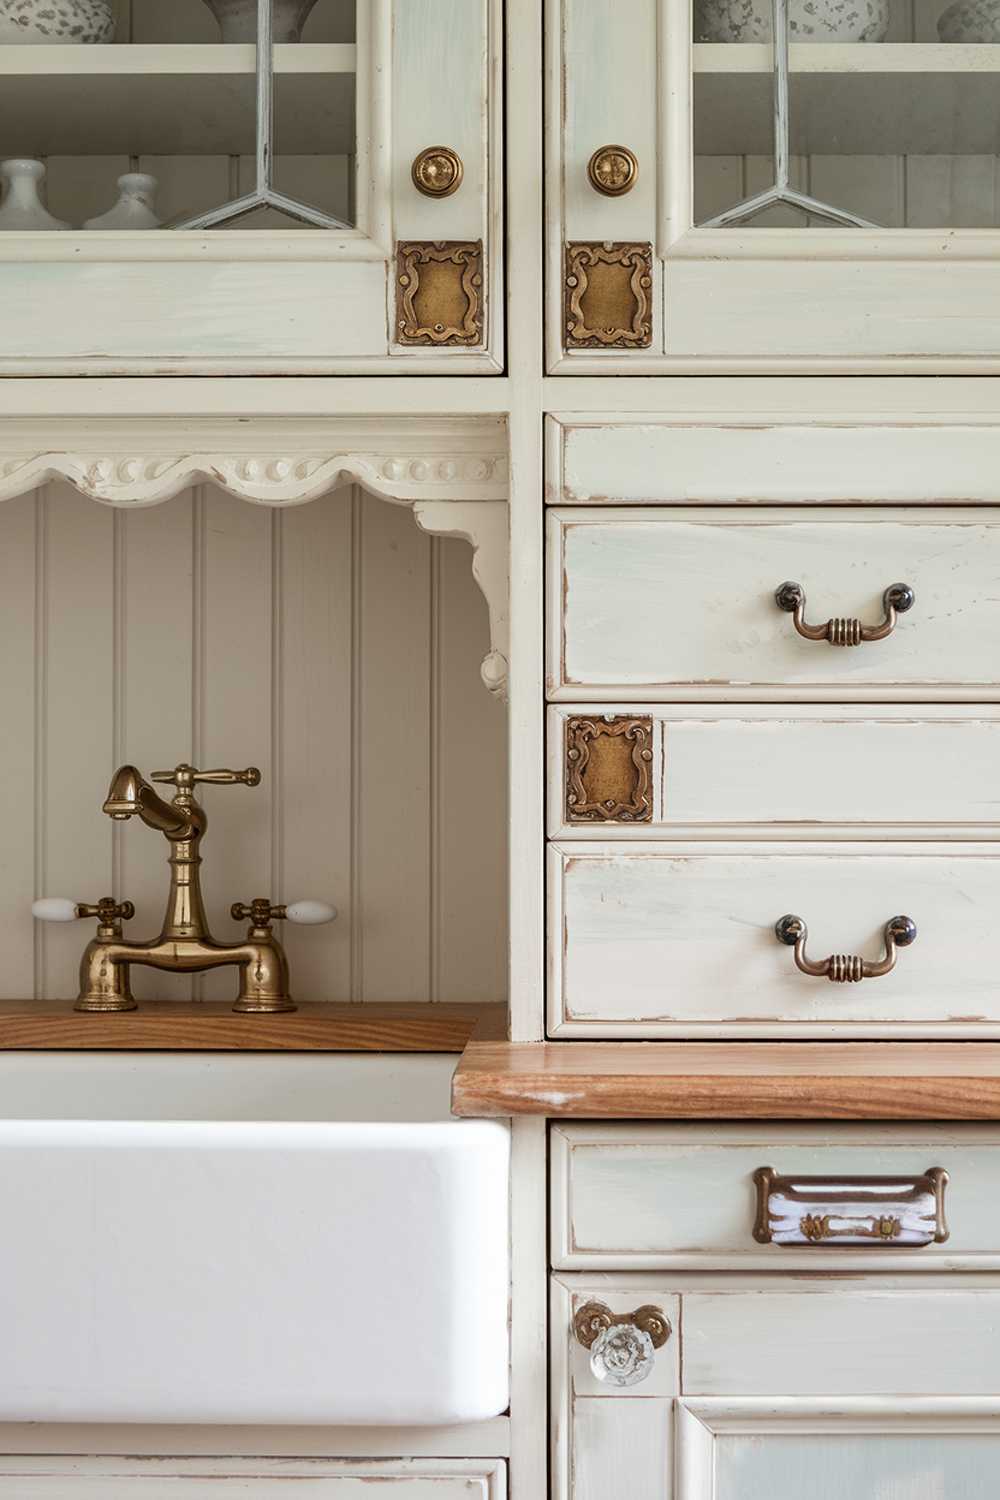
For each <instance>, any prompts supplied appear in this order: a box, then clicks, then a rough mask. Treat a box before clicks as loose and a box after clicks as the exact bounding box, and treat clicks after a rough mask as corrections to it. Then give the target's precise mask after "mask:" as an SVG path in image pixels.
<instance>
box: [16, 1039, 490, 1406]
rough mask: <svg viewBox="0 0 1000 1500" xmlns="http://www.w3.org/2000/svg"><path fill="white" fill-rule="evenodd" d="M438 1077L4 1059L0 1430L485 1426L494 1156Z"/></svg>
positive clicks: (356, 1069)
mask: <svg viewBox="0 0 1000 1500" xmlns="http://www.w3.org/2000/svg"><path fill="white" fill-rule="evenodd" d="M454 1064H455V1059H454V1058H452V1057H429V1056H423V1057H374V1056H336V1055H327V1056H289V1057H283V1056H280V1055H256V1056H254V1055H247V1056H240V1055H200V1056H199V1055H184V1054H174V1055H170V1054H162V1055H155V1054H150V1055H146V1056H143V1055H138V1056H137V1055H135V1054H114V1053H19V1054H13V1053H7V1054H0V1421H17V1422H25V1421H28V1422H34V1421H38V1422H234V1423H244V1422H245V1423H249V1422H260V1423H278V1422H296V1423H309V1422H321V1423H334V1424H369V1423H372V1424H376V1423H382V1424H387V1425H391V1426H405V1425H409V1424H437V1423H442V1424H444V1423H453V1422H468V1421H474V1420H477V1419H480V1418H488V1417H493V1416H496V1415H497V1414H498V1413H499V1412H501V1411H503V1410H504V1409H505V1408H506V1406H507V1399H508V1395H507V1392H508V1381H507V1366H508V1351H507V1287H508V1255H507V1183H508V1158H509V1148H508V1135H507V1131H506V1128H505V1127H504V1126H502V1125H500V1124H497V1123H496V1122H490V1121H485V1120H484V1121H480V1120H461V1121H459V1120H449V1118H448V1087H449V1082H450V1077H451V1073H452V1070H453V1068H454Z"/></svg>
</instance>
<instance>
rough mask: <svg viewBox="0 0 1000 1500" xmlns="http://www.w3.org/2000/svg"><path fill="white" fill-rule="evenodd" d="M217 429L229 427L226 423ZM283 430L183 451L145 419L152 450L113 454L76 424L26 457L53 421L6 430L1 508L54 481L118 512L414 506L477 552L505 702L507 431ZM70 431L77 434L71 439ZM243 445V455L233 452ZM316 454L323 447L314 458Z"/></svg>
mask: <svg viewBox="0 0 1000 1500" xmlns="http://www.w3.org/2000/svg"><path fill="white" fill-rule="evenodd" d="M101 425H102V426H104V424H101ZM206 425H207V424H206ZM212 425H213V426H214V427H215V428H218V425H219V424H217V423H216V424H212ZM317 425H318V426H319V430H321V431H323V432H324V433H325V435H326V438H327V446H326V449H325V451H323V452H319V451H316V444H315V431H316V427H317ZM198 426H199V424H198V423H197V422H195V423H191V422H188V423H186V424H185V425H184V429H183V432H184V435H185V436H186V438H187V439H188V442H190V440H191V438H192V436H194V435H197V428H198ZM282 426H283V424H281V423H280V422H278V421H275V422H273V423H270V424H261V423H259V422H254V423H253V424H251V425H248V427H247V429H246V430H245V432H244V431H241V430H240V429H239V428H236V429H235V430H233V431H231V432H229V433H227V434H226V436H227V437H228V439H229V442H228V444H227V446H226V447H223V446H222V445H221V444H218V446H217V445H216V443H217V440H218V438H219V437H220V436H221V435H222V434H220V433H219V432H218V431H217V430H216V431H213V432H212V433H211V437H212V438H213V439H215V440H216V441H214V442H213V443H212V446H210V447H209V446H207V445H206V446H204V447H202V446H200V445H199V446H197V447H195V446H190V447H188V446H186V447H184V448H183V449H182V448H181V447H180V446H179V444H180V440H181V429H180V427H179V425H178V427H177V428H176V430H174V431H173V432H171V433H170V438H171V441H170V442H169V443H168V442H167V441H165V439H166V438H167V431H166V430H164V429H163V428H162V427H161V426H160V424H143V423H141V422H138V423H137V424H136V430H135V431H134V432H133V433H132V436H133V438H135V439H136V441H135V443H134V448H135V449H136V450H139V449H146V450H147V451H145V452H143V451H132V452H129V451H128V450H127V449H126V451H124V452H122V451H115V452H111V453H109V452H108V451H107V446H108V445H107V443H106V442H105V443H104V444H102V445H101V446H102V451H100V452H88V451H87V449H88V448H89V447H90V446H91V445H92V444H94V441H95V436H96V434H95V432H94V427H93V426H91V427H89V429H88V428H84V427H78V424H77V422H75V421H71V422H69V423H63V424H61V425H60V431H59V435H60V437H61V438H62V439H63V441H65V440H66V438H67V437H68V436H70V435H72V436H74V437H78V438H79V439H80V441H78V443H77V444H76V445H75V446H74V451H67V449H65V448H62V447H60V448H59V449H55V448H47V447H42V446H35V445H33V451H27V452H26V451H25V446H26V439H30V438H31V437H35V438H36V440H37V439H40V438H42V437H45V438H49V437H51V436H53V435H54V433H53V431H52V428H53V424H50V423H45V424H44V428H45V429H47V430H42V424H38V423H37V422H33V421H30V420H29V421H28V422H22V423H21V424H20V425H19V427H18V428H17V429H15V428H14V426H13V424H10V425H8V424H3V425H2V426H0V501H3V500H12V499H14V498H16V497H17V496H19V495H24V494H27V493H29V492H30V491H32V490H36V489H38V488H39V487H40V486H42V485H44V484H48V483H50V482H51V481H53V480H55V481H58V480H64V481H66V482H68V483H69V484H71V485H73V486H74V488H75V489H77V490H78V491H79V492H80V494H82V495H86V496H88V497H89V498H90V499H91V500H96V501H98V502H99V503H100V504H102V505H112V506H119V507H131V506H139V507H142V506H150V505H159V504H161V503H162V502H163V501H165V500H170V499H172V497H173V496H174V495H177V494H180V492H181V491H182V490H185V489H188V488H190V486H192V485H197V484H214V485H217V486H218V487H219V488H220V489H223V490H226V491H228V492H229V494H231V495H237V496H239V497H240V498H241V499H243V500H247V501H250V502H251V503H253V504H257V505H268V506H282V505H304V504H307V503H308V502H309V501H311V500H316V499H318V498H319V497H320V496H321V495H326V494H330V493H331V492H332V491H334V490H337V489H340V488H342V487H343V486H345V485H351V484H359V485H361V486H362V487H363V488H364V489H366V490H368V491H370V493H371V494H373V495H375V496H377V497H378V498H379V499H381V500H387V501H389V502H390V503H391V504H394V505H408V506H409V507H410V508H411V510H412V511H413V517H414V520H415V521H416V523H417V525H418V526H419V527H420V529H421V531H424V532H427V533H429V534H430V535H433V536H457V537H461V538H463V539H464V540H465V541H467V542H468V543H469V544H470V546H471V547H472V572H473V576H474V578H475V580H476V582H477V583H478V585H479V587H480V589H481V590H482V592H483V595H484V596H485V599H486V603H487V606H488V608H489V619H490V651H489V653H488V654H487V656H486V658H485V660H484V661H483V664H482V676H483V681H484V683H485V685H486V687H487V688H488V689H489V691H490V692H491V693H493V694H494V695H495V696H497V697H505V696H506V686H507V662H508V653H509V607H508V592H509V569H508V519H507V493H508V485H507V474H508V462H507V453H506V434H505V433H504V431H503V428H502V425H501V424H499V423H498V422H496V421H495V420H493V419H490V420H488V421H484V420H482V419H472V420H469V419H461V420H459V419H456V421H455V422H454V423H453V424H450V425H449V428H448V435H449V436H450V437H451V442H450V443H449V442H445V441H442V440H441V439H442V437H443V436H444V431H445V424H442V423H439V422H435V423H431V422H428V421H418V420H416V419H411V422H410V424H409V425H406V424H403V423H401V422H399V421H398V420H396V421H390V422H387V423H375V422H372V421H358V422H354V423H352V427H353V429H354V431H353V432H352V433H351V436H353V437H354V438H355V439H358V438H360V439H361V440H362V441H361V442H357V443H352V444H351V445H350V446H348V445H347V444H346V443H345V444H344V445H343V447H341V446H340V445H338V444H337V439H338V437H341V438H343V437H346V436H348V434H347V433H345V432H343V431H340V432H338V423H337V421H336V419H334V420H332V421H326V422H324V423H322V424H312V423H310V424H307V427H306V428H303V424H295V423H290V424H288V427H289V428H292V427H294V428H296V429H297V430H296V431H295V433H294V434H293V433H292V432H291V431H289V430H287V429H286V430H285V431H284V432H283V431H282ZM130 427H131V424H130V423H129V421H128V419H126V420H125V421H124V422H121V423H118V424H117V436H118V438H119V439H120V438H123V437H124V438H126V440H127V439H128V435H129V431H130ZM169 427H171V428H173V427H174V424H173V423H171V424H169ZM68 428H70V429H72V428H77V431H76V432H73V433H72V434H71V433H70V432H68V431H67V429H68ZM266 428H269V429H270V432H268V431H267V430H266ZM390 429H392V430H390ZM452 429H453V430H452ZM106 430H107V429H106V427H105V431H106ZM376 433H377V436H378V438H379V439H382V440H383V441H379V442H377V444H376V443H375V442H373V441H372V437H373V436H374V435H375V434H376ZM205 435H206V436H208V434H207V433H206V434H205ZM282 438H284V441H282ZM294 438H298V439H299V445H298V446H299V451H298V452H296V451H295V449H294V447H293V445H292V442H291V441H289V439H294ZM265 439H266V440H267V441H266V446H265V441H264V440H265ZM310 439H312V440H311V441H310ZM386 439H393V440H394V441H391V442H388V441H385V440H386ZM401 439H402V440H403V441H401ZM335 445H336V446H335ZM116 446H117V445H116ZM129 446H130V447H132V446H133V445H132V444H131V443H130V444H129ZM237 446H238V447H239V448H240V449H242V450H243V451H242V452H234V448H236V447H237ZM307 448H308V449H309V450H312V451H303V450H304V449H307ZM154 449H155V451H154Z"/></svg>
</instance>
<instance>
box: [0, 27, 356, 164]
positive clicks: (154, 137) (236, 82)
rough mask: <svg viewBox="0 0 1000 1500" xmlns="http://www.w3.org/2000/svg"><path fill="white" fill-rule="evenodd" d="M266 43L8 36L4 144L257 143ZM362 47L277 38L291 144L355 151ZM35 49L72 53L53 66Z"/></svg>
mask: <svg viewBox="0 0 1000 1500" xmlns="http://www.w3.org/2000/svg"><path fill="white" fill-rule="evenodd" d="M254 51H255V49H254V48H253V47H246V46H244V47H240V46H230V47H226V46H203V47H194V46H192V47H116V46H109V47H38V48H34V47H2V48H0V154H2V155H4V156H15V155H21V156H28V155H35V156H122V155H124V156H129V155H133V156H189V155H190V156H205V155H208V156H212V155H248V154H252V153H253V152H254V150H255V149H256V132H255V126H254V120H255V89H254ZM354 51H355V49H354V48H353V47H349V46H334V45H329V46H327V45H315V46H313V45H299V46H291V45H287V44H286V45H282V46H279V47H276V48H275V74H276V77H275V116H274V117H275V127H276V146H277V152H278V154H279V155H317V154H319V155H329V156H338V155H348V154H350V153H352V152H353V151H354V136H355V87H354V85H355V78H354V57H353V54H354ZM28 52H45V53H56V54H60V56H59V57H57V58H56V59H55V60H54V63H53V66H51V67H50V68H47V69H45V70H44V71H43V70H41V68H40V67H39V66H34V67H32V66H28V65H26V64H25V63H24V62H23V61H22V58H21V57H19V56H18V55H17V54H19V53H20V54H23V53H28ZM62 54H72V56H69V57H63V56H62ZM43 61H44V60H43ZM60 61H61V63H62V65H61V66H59V65H58V64H59V63H60Z"/></svg>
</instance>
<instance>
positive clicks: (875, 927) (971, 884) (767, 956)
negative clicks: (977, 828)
mask: <svg viewBox="0 0 1000 1500" xmlns="http://www.w3.org/2000/svg"><path fill="white" fill-rule="evenodd" d="M887 850H888V851H889V852H887ZM998 910H1000V856H998V853H997V846H996V845H989V844H978V845H977V844H951V845H941V844H918V843H912V844H905V845H900V846H897V852H893V851H892V846H887V845H859V844H848V843H843V844H826V845H821V846H819V847H817V846H816V845H805V844H802V845H788V844H778V843H771V844H766V843H757V844H749V843H748V844H726V843H722V842H706V843H701V844H679V843H678V844H671V845H669V846H668V847H658V846H656V845H653V844H634V843H621V842H618V843H614V844H601V843H584V842H580V843H576V842H573V843H570V842H567V843H565V844H553V845H551V846H550V851H549V1030H550V1033H552V1034H553V1035H556V1034H558V1035H561V1036H592V1037H601V1036H607V1037H628V1036H631V1037H646V1036H649V1037H656V1036H676V1037H684V1036H691V1037H712V1036H720V1037H745V1038H752V1037H768V1036H775V1037H776V1036H788V1037H799V1038H810V1039H814V1040H819V1039H822V1038H826V1037H840V1038H847V1037H870V1038H874V1037H879V1036H885V1037H896V1038H897V1039H898V1038H903V1037H913V1038H917V1037H952V1038H955V1039H958V1038H968V1039H971V1038H973V1037H991V1036H997V1035H1000V991H998V987H997V982H996V942H997V936H996V934H997V916H996V914H997V911H998ZM786 915H793V916H797V917H800V918H801V919H802V921H803V922H804V923H805V925H806V928H807V938H806V944H805V957H806V959H810V960H825V959H826V958H827V957H828V956H832V955H845V956H846V960H845V964H844V965H842V966H841V967H842V968H846V967H847V966H848V965H849V964H850V962H851V961H852V959H853V958H854V957H857V958H858V959H863V960H867V961H869V962H878V961H879V960H881V959H882V958H883V957H884V954H885V951H886V934H885V928H886V924H888V923H889V922H890V921H891V919H892V918H893V917H895V916H906V917H909V918H911V919H912V921H913V922H914V923H915V924H916V938H915V939H914V941H913V942H912V943H911V944H910V945H909V946H906V947H902V946H901V947H899V948H897V954H896V964H895V967H894V968H893V969H892V970H891V972H888V973H885V974H882V975H881V976H879V977H870V978H865V979H863V980H862V981H861V982H860V983H854V982H843V983H831V982H830V980H829V979H828V978H826V977H823V976H818V977H816V976H813V975H811V974H808V973H803V972H801V971H800V969H799V968H798V966H797V964H796V955H795V950H794V949H793V947H791V946H789V945H787V944H786V943H785V942H783V941H779V940H778V937H777V936H776V932H775V924H776V923H777V922H778V921H779V919H780V918H782V917H784V916H786Z"/></svg>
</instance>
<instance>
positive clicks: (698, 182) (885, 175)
mask: <svg viewBox="0 0 1000 1500" xmlns="http://www.w3.org/2000/svg"><path fill="white" fill-rule="evenodd" d="M773 9H774V11H775V13H776V16H777V18H778V26H777V30H776V31H775V30H774V28H773V26H772V5H771V3H770V0H758V3H755V4H753V5H747V6H746V7H744V8H742V9H740V8H739V7H737V8H736V9H735V10H734V9H732V8H731V7H725V6H723V5H721V4H717V3H714V0H695V3H694V4H693V5H692V3H691V0H636V3H635V4H631V5H629V6H627V7H622V6H619V5H615V4H612V3H609V0H600V3H594V0H548V4H547V32H548V47H549V69H548V102H547V121H546V128H547V134H548V143H547V171H548V187H549V192H548V223H547V236H548V252H547V267H548V278H549V306H548V317H547V341H548V362H549V367H550V369H552V370H556V371H558V372H560V373H587V374H600V375H610V374H620V373H628V374H648V373H654V372H674V373H677V372H682V371H688V370H698V371H703V372H706V373H707V372H712V371H721V370H725V371H733V372H737V373H744V372H749V371H759V370H766V371H777V370H796V371H803V372H809V373H854V372H858V371H881V372H886V373H888V372H896V373H904V372H913V371H918V370H919V371H928V370H935V371H945V370H948V371H961V372H962V373H980V372H983V371H986V370H995V369H996V368H997V362H998V359H1000V318H998V316H997V307H998V300H997V289H998V276H1000V272H998V270H997V251H998V246H1000V240H998V233H1000V230H998V225H1000V217H998V198H997V184H998V181H1000V171H998V164H1000V154H998V153H1000V110H998V107H997V98H996V94H997V91H996V79H997V74H998V71H1000V46H998V45H997V44H996V42H995V40H991V39H990V37H991V35H992V34H990V36H987V35H986V33H981V32H980V31H977V29H976V28H975V26H973V25H971V24H970V23H969V17H968V13H967V12H966V13H965V15H964V17H960V16H958V15H957V14H956V13H957V12H958V11H959V7H958V6H951V7H948V6H947V0H931V3H924V0H921V3H918V4H917V5H916V6H908V5H895V4H885V5H879V4H873V5H870V6H866V7H858V8H856V9H854V10H845V9H844V8H843V7H841V8H839V9H837V8H836V7H834V6H828V5H826V4H819V5H806V6H802V5H800V4H799V3H797V0H776V4H775V6H774V7H773ZM942 13H944V15H943V17H942ZM939 20H940V21H941V28H942V32H943V34H944V39H942V35H941V34H940V33H939V30H938V22H939ZM782 21H784V25H783V24H782ZM963 21H964V24H963ZM772 34H774V35H775V36H776V37H777V39H778V46H777V47H775V48H772V45H771V38H772ZM783 35H785V36H787V38H788V39H789V43H790V45H789V47H788V50H787V71H786V67H785V63H784V59H785V57H786V53H785V51H784V49H783V48H782V46H781V38H782V36H783Z"/></svg>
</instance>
